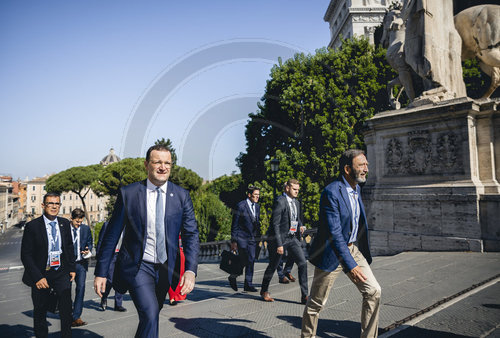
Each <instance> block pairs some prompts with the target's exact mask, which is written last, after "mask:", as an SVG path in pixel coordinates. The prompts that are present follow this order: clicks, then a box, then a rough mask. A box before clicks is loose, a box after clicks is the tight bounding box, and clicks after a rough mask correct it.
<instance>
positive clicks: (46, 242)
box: [38, 216, 49, 252]
mask: <svg viewBox="0 0 500 338" xmlns="http://www.w3.org/2000/svg"><path fill="white" fill-rule="evenodd" d="M38 223H39V225H38V226H39V227H40V232H41V233H42V240H43V243H44V245H45V247H46V248H47V249H46V250H45V251H46V252H48V250H49V237H48V236H47V228H46V227H45V220H44V219H43V216H41V217H40V222H38Z"/></svg>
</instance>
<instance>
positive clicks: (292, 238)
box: [260, 179, 307, 304]
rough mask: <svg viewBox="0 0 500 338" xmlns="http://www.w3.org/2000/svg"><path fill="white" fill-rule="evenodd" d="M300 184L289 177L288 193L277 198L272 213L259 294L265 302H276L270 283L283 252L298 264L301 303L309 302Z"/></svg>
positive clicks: (286, 188)
mask: <svg viewBox="0 0 500 338" xmlns="http://www.w3.org/2000/svg"><path fill="white" fill-rule="evenodd" d="M299 190H300V185H299V181H297V180H296V179H289V180H288V181H287V183H286V186H285V193H284V194H283V195H281V196H279V197H278V198H276V200H275V202H274V206H273V213H272V215H271V224H270V225H269V229H268V231H267V235H268V237H269V240H268V248H269V265H268V266H267V268H266V271H265V272H264V278H263V280H262V289H261V291H260V295H261V296H262V299H263V300H264V301H266V302H273V301H274V299H273V298H271V295H270V293H269V291H268V290H269V284H270V282H271V279H272V277H273V274H274V272H275V271H276V268H277V267H278V264H279V262H280V259H281V256H282V255H283V253H284V251H285V250H287V251H288V255H290V256H292V259H293V260H294V261H295V262H296V263H297V266H298V268H299V284H300V292H301V298H300V301H301V303H302V304H305V303H306V301H307V262H306V259H305V257H304V252H303V251H302V247H301V245H300V235H301V234H302V233H303V232H304V231H305V227H304V225H303V224H302V219H301V216H300V215H301V206H300V203H299V201H297V196H298V194H299Z"/></svg>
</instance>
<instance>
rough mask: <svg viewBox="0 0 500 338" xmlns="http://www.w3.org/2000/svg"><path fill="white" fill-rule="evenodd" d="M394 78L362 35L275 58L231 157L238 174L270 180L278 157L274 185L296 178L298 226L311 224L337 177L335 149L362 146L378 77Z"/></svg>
mask: <svg viewBox="0 0 500 338" xmlns="http://www.w3.org/2000/svg"><path fill="white" fill-rule="evenodd" d="M394 76H395V74H394V73H393V71H392V70H391V68H390V66H389V65H388V64H387V62H386V60H385V50H384V49H382V48H380V47H377V48H374V47H373V46H371V45H370V44H369V43H368V41H367V40H366V39H357V38H354V39H351V40H346V41H344V42H343V45H342V46H341V48H340V49H339V50H336V51H334V50H329V49H326V48H323V49H320V50H318V51H317V52H316V54H314V55H304V54H296V55H295V57H294V58H293V59H290V60H288V61H286V62H284V63H282V62H279V64H278V65H275V66H274V67H273V68H272V70H271V76H270V77H271V78H270V79H269V80H268V81H267V85H266V91H265V94H264V96H263V98H262V101H261V102H260V103H259V104H258V110H257V112H256V113H254V114H250V121H249V122H248V123H247V126H246V131H245V136H246V140H247V142H246V152H245V153H241V154H240V156H239V157H238V159H237V162H238V165H239V167H240V169H241V173H242V177H243V180H244V181H245V182H257V183H258V184H261V185H264V181H265V184H266V185H270V184H272V182H273V181H272V178H271V172H270V170H269V160H270V159H271V158H273V157H278V158H280V160H281V169H280V172H279V173H278V180H277V181H278V186H279V187H280V188H278V190H279V191H281V185H282V184H283V182H284V181H286V179H288V178H292V177H293V178H297V179H298V180H299V181H300V182H301V192H300V196H301V197H302V200H303V202H304V216H305V221H306V224H308V225H314V224H315V223H316V222H317V221H318V214H317V208H318V206H317V204H318V200H319V193H320V189H322V187H324V186H325V185H326V184H328V183H329V182H330V181H332V180H333V179H334V178H335V177H336V176H337V175H338V168H337V167H338V160H339V158H340V155H341V153H342V152H343V151H345V150H346V149H349V148H354V147H356V148H364V141H363V136H362V130H363V125H364V122H365V121H366V120H367V119H369V118H370V117H372V116H373V114H375V113H376V112H378V111H382V110H385V109H388V108H389V102H388V99H387V94H386V83H387V82H388V81H389V79H392V78H393V77H394ZM263 203H264V204H265V206H266V208H269V207H268V205H270V204H271V203H272V201H271V203H268V201H263ZM269 211H270V210H268V212H269Z"/></svg>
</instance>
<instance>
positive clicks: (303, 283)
mask: <svg viewBox="0 0 500 338" xmlns="http://www.w3.org/2000/svg"><path fill="white" fill-rule="evenodd" d="M283 249H284V250H288V255H289V256H291V258H292V259H293V260H294V261H295V263H297V266H298V268H299V284H300V292H301V295H302V297H304V296H307V294H308V287H307V261H306V258H305V256H304V251H303V250H302V247H301V245H300V242H299V240H298V239H297V238H296V237H293V238H291V237H289V238H287V239H286V242H285V243H284V244H283ZM276 250H277V244H276V242H275V241H272V242H270V243H269V264H268V265H267V268H266V271H265V272H264V279H263V280H262V288H261V292H267V291H268V290H269V284H270V283H271V279H272V278H273V275H274V272H275V271H276V269H277V268H278V265H279V263H280V261H281V257H282V255H278V253H277V252H276Z"/></svg>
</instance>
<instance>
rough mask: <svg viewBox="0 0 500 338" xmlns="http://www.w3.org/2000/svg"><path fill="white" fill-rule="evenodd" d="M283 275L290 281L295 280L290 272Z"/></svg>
mask: <svg viewBox="0 0 500 338" xmlns="http://www.w3.org/2000/svg"><path fill="white" fill-rule="evenodd" d="M285 276H286V277H287V278H288V279H289V280H290V282H292V283H293V282H295V281H296V279H295V277H293V276H292V274H291V273H287V274H285Z"/></svg>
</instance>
